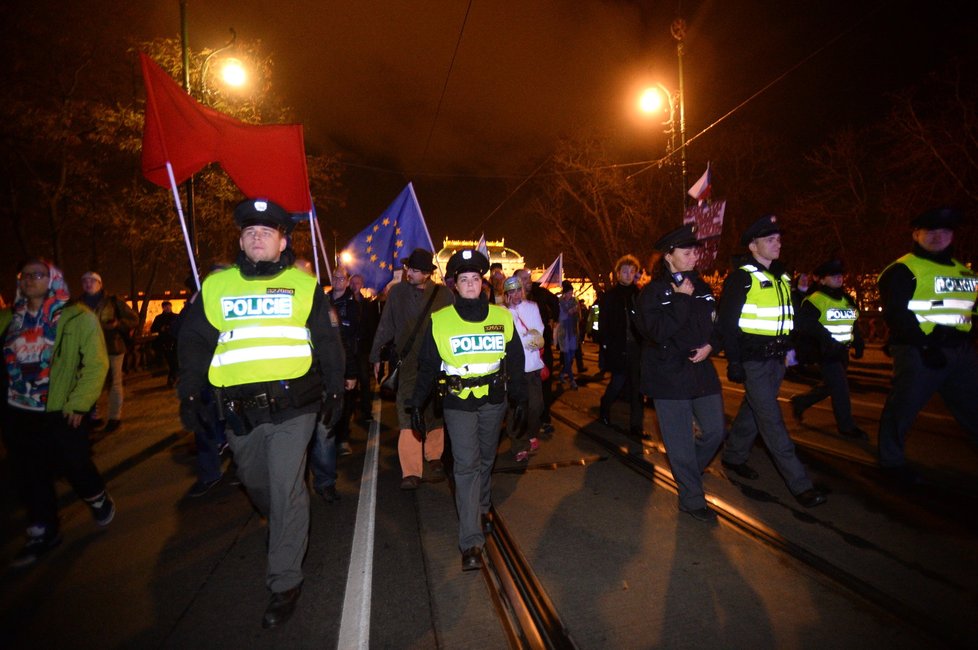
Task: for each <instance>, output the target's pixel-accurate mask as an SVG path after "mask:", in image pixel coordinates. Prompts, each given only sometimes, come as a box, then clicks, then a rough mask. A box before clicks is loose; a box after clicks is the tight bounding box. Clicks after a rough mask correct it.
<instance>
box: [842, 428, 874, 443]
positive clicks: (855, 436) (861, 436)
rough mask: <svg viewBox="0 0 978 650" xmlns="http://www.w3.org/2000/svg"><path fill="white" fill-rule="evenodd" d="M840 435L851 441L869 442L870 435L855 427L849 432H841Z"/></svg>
mask: <svg viewBox="0 0 978 650" xmlns="http://www.w3.org/2000/svg"><path fill="white" fill-rule="evenodd" d="M839 435H841V436H842V437H843V438H849V439H850V440H869V434H868V433H866V432H865V431H863V430H862V429H860V428H859V427H853V428H852V429H850V430H849V431H839Z"/></svg>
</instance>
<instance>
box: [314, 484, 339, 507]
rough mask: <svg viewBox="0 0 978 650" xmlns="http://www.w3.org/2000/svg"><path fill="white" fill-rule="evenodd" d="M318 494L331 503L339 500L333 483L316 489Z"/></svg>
mask: <svg viewBox="0 0 978 650" xmlns="http://www.w3.org/2000/svg"><path fill="white" fill-rule="evenodd" d="M318 494H319V496H321V497H322V498H323V501H325V502H326V503H333V502H335V501H339V500H340V495H339V494H337V493H336V486H335V485H327V486H326V487H324V488H323V489H322V490H318Z"/></svg>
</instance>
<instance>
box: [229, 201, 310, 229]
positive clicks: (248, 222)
mask: <svg viewBox="0 0 978 650" xmlns="http://www.w3.org/2000/svg"><path fill="white" fill-rule="evenodd" d="M234 222H235V223H237V224H238V228H241V229H242V230H244V229H245V228H247V227H248V226H268V227H269V228H276V229H278V230H280V231H282V232H283V233H285V234H288V233H290V232H292V228H293V227H294V226H295V222H294V221H292V215H291V214H290V213H289V212H288V211H287V210H286V209H285V208H283V207H282V206H280V205H279V204H277V203H275V202H274V201H269V200H268V199H260V198H259V199H245V200H244V201H242V202H241V203H239V204H238V205H236V206H235V208H234Z"/></svg>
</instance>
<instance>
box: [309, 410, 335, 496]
mask: <svg viewBox="0 0 978 650" xmlns="http://www.w3.org/2000/svg"><path fill="white" fill-rule="evenodd" d="M329 434H330V431H329V430H328V429H327V428H326V425H324V424H323V423H322V422H316V433H314V434H313V436H312V444H311V445H310V447H309V468H310V469H311V470H312V487H313V489H314V490H316V492H317V493H319V492H322V491H323V490H324V489H325V488H328V487H331V486H333V485H336V436H333V435H329Z"/></svg>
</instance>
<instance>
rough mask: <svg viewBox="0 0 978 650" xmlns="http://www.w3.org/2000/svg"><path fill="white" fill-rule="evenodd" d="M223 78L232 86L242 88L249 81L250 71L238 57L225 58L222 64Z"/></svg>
mask: <svg viewBox="0 0 978 650" xmlns="http://www.w3.org/2000/svg"><path fill="white" fill-rule="evenodd" d="M221 80H222V81H223V82H224V83H226V84H227V85H229V86H231V87H232V88H241V87H242V86H244V85H245V84H246V83H248V71H247V70H245V67H244V65H243V64H242V63H241V61H239V60H238V59H235V58H234V57H229V58H227V59H224V63H223V64H222V66H221Z"/></svg>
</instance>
